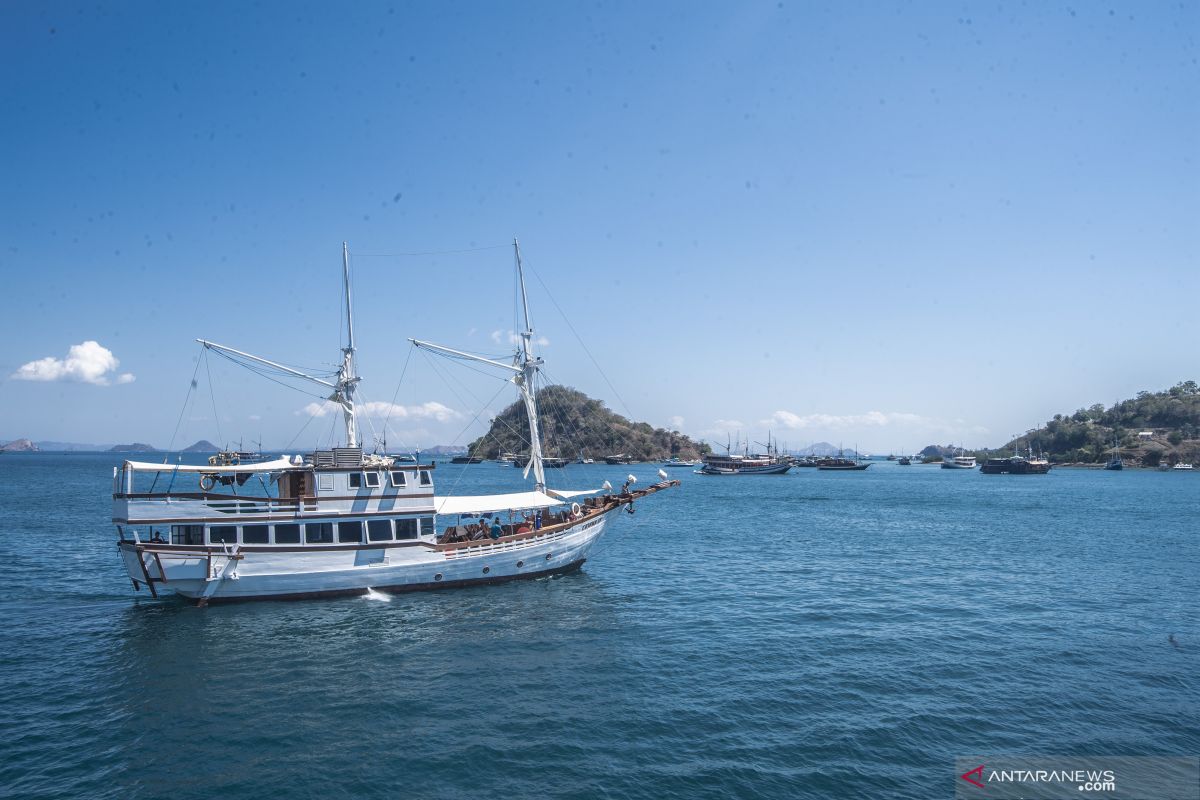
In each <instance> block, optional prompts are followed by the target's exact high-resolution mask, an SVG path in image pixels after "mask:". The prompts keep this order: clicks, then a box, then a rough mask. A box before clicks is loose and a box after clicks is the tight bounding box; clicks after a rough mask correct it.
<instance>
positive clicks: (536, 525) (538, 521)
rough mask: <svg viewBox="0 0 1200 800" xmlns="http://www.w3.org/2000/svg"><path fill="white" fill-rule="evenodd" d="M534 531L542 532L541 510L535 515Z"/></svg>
mask: <svg viewBox="0 0 1200 800" xmlns="http://www.w3.org/2000/svg"><path fill="white" fill-rule="evenodd" d="M533 529H534V530H535V531H540V530H541V529H542V510H541V509H540V508H539V509H538V510H537V513H536V514H534V515H533Z"/></svg>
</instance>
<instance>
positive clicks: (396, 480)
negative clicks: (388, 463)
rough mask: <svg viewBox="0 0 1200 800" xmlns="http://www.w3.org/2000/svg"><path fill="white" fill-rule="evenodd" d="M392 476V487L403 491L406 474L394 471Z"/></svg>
mask: <svg viewBox="0 0 1200 800" xmlns="http://www.w3.org/2000/svg"><path fill="white" fill-rule="evenodd" d="M391 476H392V486H397V487H399V488H401V489H403V488H404V486H405V483H404V473H403V472H401V471H400V470H398V469H395V470H392V472H391Z"/></svg>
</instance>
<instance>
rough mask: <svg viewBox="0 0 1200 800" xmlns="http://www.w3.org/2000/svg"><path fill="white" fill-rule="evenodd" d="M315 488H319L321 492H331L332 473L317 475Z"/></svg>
mask: <svg viewBox="0 0 1200 800" xmlns="http://www.w3.org/2000/svg"><path fill="white" fill-rule="evenodd" d="M317 489H319V490H320V491H322V492H332V491H333V476H332V475H318V476H317Z"/></svg>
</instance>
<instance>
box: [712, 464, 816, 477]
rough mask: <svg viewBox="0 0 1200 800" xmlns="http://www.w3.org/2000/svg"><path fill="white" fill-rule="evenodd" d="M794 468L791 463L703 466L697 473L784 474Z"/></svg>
mask: <svg viewBox="0 0 1200 800" xmlns="http://www.w3.org/2000/svg"><path fill="white" fill-rule="evenodd" d="M791 468H792V465H791V464H767V465H764V466H744V467H730V468H726V467H714V466H703V467H701V468H700V469H698V470H696V474H697V475H782V474H784V473H785V472H787V471H788V470H789V469H791Z"/></svg>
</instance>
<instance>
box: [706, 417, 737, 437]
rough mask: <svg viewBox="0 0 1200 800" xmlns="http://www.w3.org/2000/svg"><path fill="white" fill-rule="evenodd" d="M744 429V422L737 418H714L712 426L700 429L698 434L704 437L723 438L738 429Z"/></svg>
mask: <svg viewBox="0 0 1200 800" xmlns="http://www.w3.org/2000/svg"><path fill="white" fill-rule="evenodd" d="M745 429H746V423H744V422H742V421H741V420H738V419H715V420H713V423H712V427H711V428H706V429H705V430H702V431H700V436H703V437H704V438H706V439H709V438H719V439H724V438H725V436H726V435H732V434H734V433H737V432H738V431H743V430H745Z"/></svg>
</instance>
